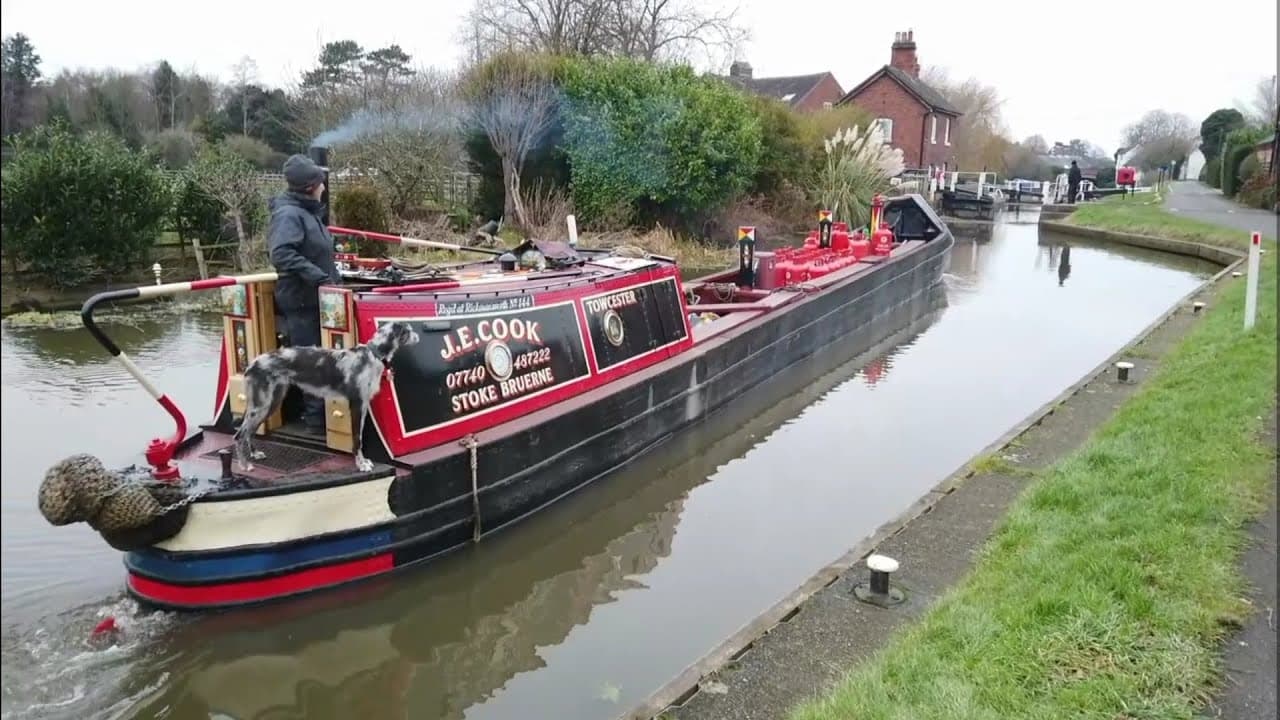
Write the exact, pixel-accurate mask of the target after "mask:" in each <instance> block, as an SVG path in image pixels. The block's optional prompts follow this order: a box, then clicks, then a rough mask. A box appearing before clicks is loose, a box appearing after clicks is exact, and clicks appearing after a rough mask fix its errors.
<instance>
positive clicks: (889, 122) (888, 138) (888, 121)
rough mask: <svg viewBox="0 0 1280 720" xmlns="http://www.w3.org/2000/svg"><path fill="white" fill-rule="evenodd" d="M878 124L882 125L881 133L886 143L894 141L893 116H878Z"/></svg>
mask: <svg viewBox="0 0 1280 720" xmlns="http://www.w3.org/2000/svg"><path fill="white" fill-rule="evenodd" d="M876 124H877V125H879V126H880V134H881V135H882V136H884V141H885V142H886V143H892V142H893V118H876Z"/></svg>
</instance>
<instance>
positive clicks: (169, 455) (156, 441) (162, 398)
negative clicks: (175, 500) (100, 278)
mask: <svg viewBox="0 0 1280 720" xmlns="http://www.w3.org/2000/svg"><path fill="white" fill-rule="evenodd" d="M277 277H278V275H277V274H276V273H274V272H266V273H256V274H253V275H223V276H220V277H215V278H209V279H207V280H189V281H186V282H174V283H165V284H162V285H140V286H138V287H131V288H122V289H120V290H107V291H105V292H100V293H98V294H96V295H94V296H93V297H91V298H89V299H88V300H86V301H85V303H84V306H83V307H82V308H81V309H80V319H81V321H82V322H84V326H85V329H87V330H88V331H89V334H90V335H92V336H93V339H94V340H97V341H98V344H99V345H101V346H102V347H103V348H104V349H105V350H106V351H107V352H108V353H109V354H110V355H111V357H113V358H115V359H116V361H117V362H119V363H120V364H121V365H122V366H123V367H124V369H125V371H127V372H128V373H129V374H130V375H132V376H133V379H134V380H136V381H138V384H139V385H141V386H142V387H143V389H144V390H146V391H147V392H148V393H149V394H150V395H151V397H153V398H155V400H156V402H158V403H160V407H162V408H164V410H165V412H167V413H169V416H170V417H172V418H173V422H174V424H175V425H177V431H176V432H175V433H174V435H173V437H171V438H169V439H168V440H164V439H162V438H153V439H152V440H151V443H150V444H149V445H147V451H146V457H147V462H149V463H151V465H152V467H153V469H152V471H151V474H152V475H153V476H154V477H155V478H156V479H158V480H176V479H177V478H178V475H179V472H178V468H177V467H175V466H173V465H171V464H170V462H171V461H172V460H173V456H174V453H176V452H177V450H178V447H179V446H180V445H181V444H182V443H183V441H185V440H186V439H187V418H186V416H184V415H183V414H182V410H180V409H178V406H177V405H176V404H174V402H173V400H171V399H170V398H169V396H168V395H166V394H164V393H162V392H160V389H159V388H157V387H156V386H155V385H154V384H152V382H151V381H150V380H149V379H148V378H147V377H146V376H145V375H143V374H142V370H140V369H139V368H138V366H137V364H135V363H134V362H133V359H132V358H130V357H129V356H128V355H127V354H125V352H124V351H122V350H121V349H120V346H119V345H116V343H115V341H114V340H112V339H111V338H110V337H108V336H107V334H106V333H105V332H103V331H102V328H100V327H98V324H97V323H96V322H94V319H93V311H94V309H95V308H97V306H98V305H99V304H101V303H103V302H106V301H108V300H143V299H147V298H156V297H166V296H171V295H180V294H183V293H189V292H198V291H201V290H212V289H213V288H220V287H229V286H231V285H249V284H251V283H258V282H271V281H273V280H276V279H277Z"/></svg>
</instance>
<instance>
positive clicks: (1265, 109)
mask: <svg viewBox="0 0 1280 720" xmlns="http://www.w3.org/2000/svg"><path fill="white" fill-rule="evenodd" d="M1237 104H1239V105H1243V106H1244V108H1245V110H1244V113H1245V115H1246V116H1247V117H1248V119H1249V122H1250V123H1251V124H1253V125H1257V126H1260V127H1268V126H1269V125H1271V123H1272V122H1273V119H1274V118H1275V116H1276V105H1277V102H1276V76H1275V75H1272V76H1270V77H1264V78H1262V79H1261V80H1259V81H1258V84H1257V86H1256V87H1255V88H1254V91H1253V98H1252V99H1251V100H1250V101H1249V103H1248V104H1247V105H1244V104H1243V103H1237Z"/></svg>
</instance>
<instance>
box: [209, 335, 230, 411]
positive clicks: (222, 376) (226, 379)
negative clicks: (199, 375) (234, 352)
mask: <svg viewBox="0 0 1280 720" xmlns="http://www.w3.org/2000/svg"><path fill="white" fill-rule="evenodd" d="M223 340H224V341H223V342H221V343H218V347H219V348H221V349H220V350H219V351H218V389H217V391H216V392H214V394H213V416H212V417H215V418H216V417H218V413H220V412H222V404H223V403H225V402H226V401H227V386H228V385H230V384H231V376H230V375H229V374H228V371H227V343H226V342H225V340H226V339H225V338H223Z"/></svg>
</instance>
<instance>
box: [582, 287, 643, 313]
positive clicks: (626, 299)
mask: <svg viewBox="0 0 1280 720" xmlns="http://www.w3.org/2000/svg"><path fill="white" fill-rule="evenodd" d="M638 302H640V298H639V297H638V296H637V295H636V291H635V290H623V291H622V292H617V293H613V294H612V295H605V296H604V297H602V298H592V299H591V300H587V301H586V304H587V311H588V312H590V313H593V314H595V313H602V312H604V311H605V310H609V309H611V308H620V307H626V306H628V305H635V304H636V303H638Z"/></svg>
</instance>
